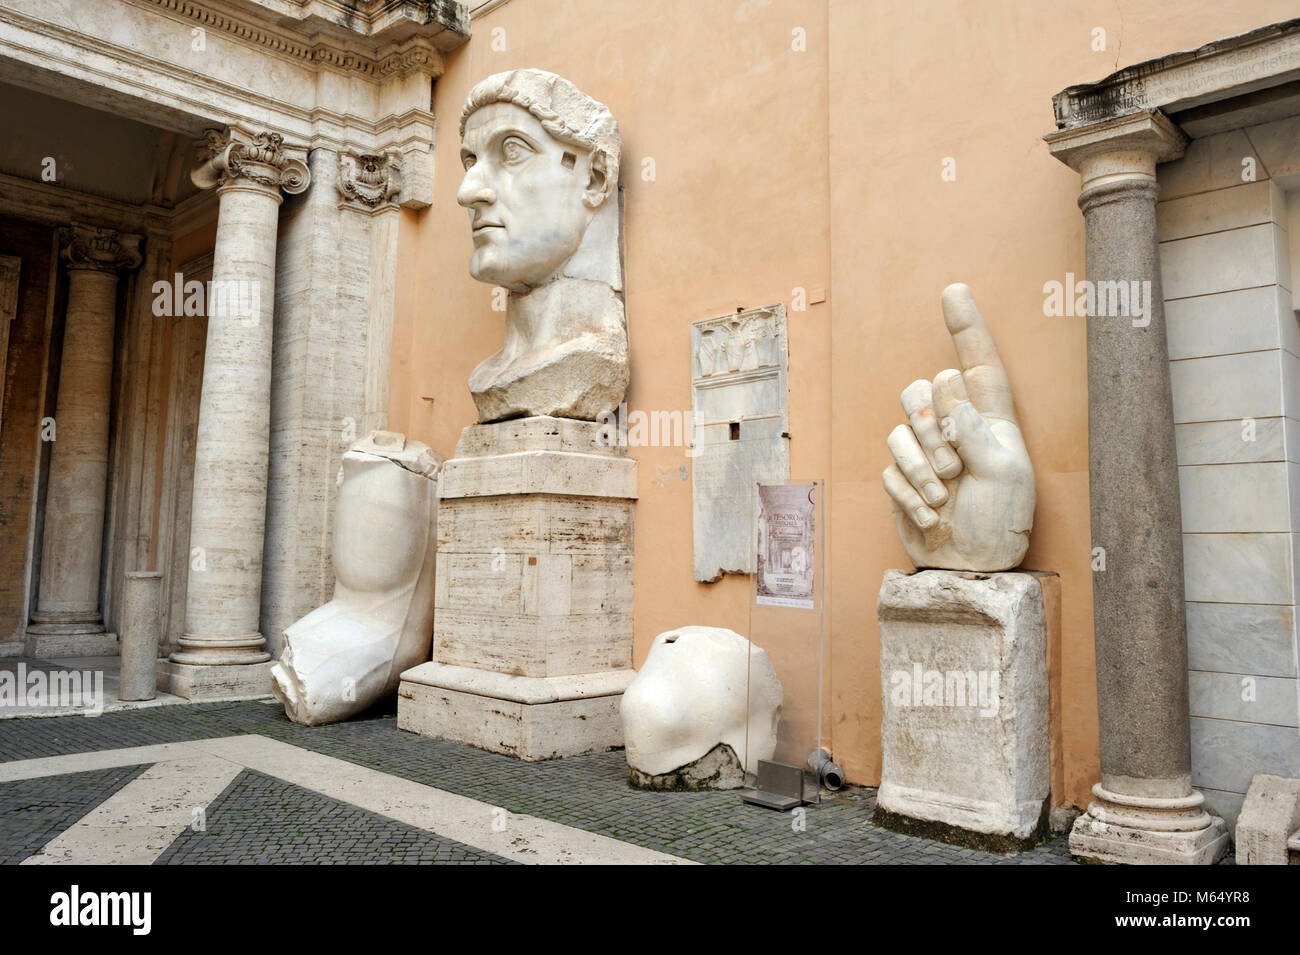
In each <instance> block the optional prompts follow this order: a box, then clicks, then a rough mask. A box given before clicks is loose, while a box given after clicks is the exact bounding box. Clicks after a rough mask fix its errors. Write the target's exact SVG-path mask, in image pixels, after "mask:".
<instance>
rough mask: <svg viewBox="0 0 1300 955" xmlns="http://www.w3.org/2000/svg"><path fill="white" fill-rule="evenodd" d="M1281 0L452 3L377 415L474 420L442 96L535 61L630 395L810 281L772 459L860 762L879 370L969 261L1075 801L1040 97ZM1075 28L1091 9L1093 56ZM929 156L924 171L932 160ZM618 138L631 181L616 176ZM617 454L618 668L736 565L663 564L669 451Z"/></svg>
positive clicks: (900, 356)
mask: <svg viewBox="0 0 1300 955" xmlns="http://www.w3.org/2000/svg"><path fill="white" fill-rule="evenodd" d="M1293 14H1294V9H1293V6H1292V4H1290V3H1288V2H1286V0H1252V2H1250V3H1247V4H1231V5H1226V4H1222V3H1220V2H1213V0H1186V2H1181V3H1178V4H1170V3H1167V2H1164V3H1162V2H1156V0H1143V2H1125V3H1124V4H1122V7H1117V6H1116V5H1115V4H1114V3H1113V2H1110V0H1106V2H1101V0H1087V2H1076V3H1072V4H1070V5H1069V8H1068V9H1066V8H1063V7H1061V6H1060V5H1056V4H1048V3H1041V4H1027V3H1022V2H1014V3H1013V2H1005V3H1003V2H995V3H980V4H972V3H969V2H962V0H930V2H918V3H908V4H899V3H885V2H864V0H825V2H807V0H805V2H798V0H769V2H763V0H743V2H741V0H736V2H721V3H707V4H704V3H698V2H692V0H660V2H658V3H654V4H646V3H644V2H641V0H605V2H601V3H580V2H574V0H513V2H510V3H507V4H506V5H504V6H502V7H499V8H498V9H496V10H495V11H493V12H491V13H490V14H488V15H486V16H484V17H482V18H479V19H476V20H475V21H474V24H473V29H474V36H473V38H472V39H471V40H470V41H469V43H468V44H467V45H466V46H464V47H462V48H461V49H459V50H457V51H454V52H453V53H451V54H450V55H448V57H447V64H446V73H445V75H444V76H443V77H442V78H441V79H439V80H438V81H437V82H436V83H435V89H434V111H435V114H436V116H437V117H438V120H437V121H438V131H437V148H436V152H435V198H434V203H433V205H432V206H431V207H430V208H428V209H426V210H424V211H423V212H421V213H418V214H417V213H403V219H402V224H401V232H400V239H399V265H398V273H397V274H398V276H399V278H398V281H399V286H398V288H397V316H396V320H395V323H394V337H393V356H392V378H391V393H390V410H389V426H390V427H391V428H393V429H395V430H400V431H405V432H406V433H407V434H408V435H410V436H411V437H413V438H416V439H418V440H422V441H426V442H428V443H430V444H432V445H433V446H434V447H435V448H436V449H437V450H438V451H439V452H440V453H441V454H443V455H444V456H447V457H449V456H451V454H452V451H453V448H454V446H455V443H456V439H457V437H458V435H459V433H460V430H461V428H463V427H464V426H465V425H467V424H470V423H472V422H473V420H474V406H473V403H472V401H471V399H470V396H469V393H468V390H467V388H466V384H465V383H466V379H467V378H468V376H469V373H470V371H471V369H472V368H473V367H474V365H475V364H477V362H479V361H480V360H481V359H483V358H484V357H486V356H487V355H489V354H491V353H492V352H494V351H495V350H496V349H497V348H499V347H500V343H501V336H502V331H501V328H502V316H501V314H500V313H496V312H493V311H492V310H491V308H490V301H489V297H490V289H489V288H488V286H486V285H482V284H480V283H477V282H475V281H473V280H472V279H471V278H470V277H469V274H468V272H467V263H468V261H469V255H470V251H471V247H472V246H471V242H470V236H469V231H468V228H467V223H466V214H465V212H464V210H462V209H461V208H460V207H459V206H458V205H457V204H456V198H455V195H456V189H457V187H458V185H459V182H460V178H461V174H462V170H461V166H460V162H459V159H458V155H457V154H458V150H459V141H458V136H457V129H456V126H457V121H458V117H459V111H460V104H461V102H462V100H463V98H464V96H465V94H466V92H467V91H468V90H469V88H470V86H472V85H473V83H474V82H477V81H478V80H480V79H482V78H483V77H485V76H487V75H489V74H490V73H494V72H498V71H500V70H505V69H512V68H518V67H527V66H532V67H539V68H542V69H547V70H552V71H554V72H557V73H560V74H561V75H563V76H566V77H568V78H569V79H571V80H572V81H573V82H574V83H576V84H577V85H578V86H579V87H580V88H581V89H583V90H584V91H586V92H588V93H590V94H591V95H593V96H595V97H596V98H597V99H600V100H602V101H604V102H605V103H606V104H607V105H608V106H609V107H610V108H611V109H612V110H613V112H614V114H615V116H617V117H618V119H619V121H620V123H621V126H622V131H623V176H622V180H623V186H624V189H625V201H626V219H625V224H626V249H627V313H628V324H629V332H630V337H631V355H632V385H631V389H630V392H629V395H628V404H629V407H630V408H631V409H633V410H635V409H644V410H647V411H648V410H662V411H667V410H673V409H680V410H686V409H688V408H689V407H690V379H689V362H688V343H689V326H690V323H691V322H692V321H693V320H696V319H700V318H706V317H710V316H715V315H721V314H724V313H727V312H731V311H734V310H735V309H736V307H737V306H745V307H753V306H758V305H764V304H768V303H771V302H776V301H784V302H785V303H786V305H787V308H789V307H790V305H791V296H792V290H793V289H794V288H795V287H803V288H805V289H808V290H810V291H811V290H815V289H825V290H826V292H827V293H828V298H827V301H826V302H825V303H824V304H818V305H812V306H810V307H809V308H808V309H807V310H806V311H803V312H790V314H789V323H788V324H789V345H790V422H791V454H792V468H791V471H792V476H793V477H796V478H812V477H826V478H829V479H830V481H831V489H830V491H831V493H830V508H831V531H832V534H831V551H830V552H831V572H830V578H829V579H830V594H829V595H828V596H829V659H830V684H831V693H830V697H829V707H828V711H827V714H826V716H827V719H828V720H829V724H830V727H831V745H832V749H833V751H834V754H835V757H836V759H837V760H838V761H839V762H840V763H841V764H842V765H843V766H844V768H845V770H846V771H847V773H848V776H849V778H850V779H851V780H853V781H855V782H859V783H868V784H870V783H876V782H878V781H879V773H880V751H879V750H880V746H879V729H880V726H879V724H880V677H879V672H878V653H877V642H878V630H877V625H876V619H875V595H876V592H877V589H878V587H879V582H880V577H881V574H882V573H883V571H884V570H886V569H887V568H890V567H906V566H908V563H907V559H906V557H905V555H904V554H903V551H902V549H901V547H900V546H899V544H898V542H897V538H896V536H895V534H894V530H893V526H892V523H891V520H890V516H889V508H888V503H887V499H886V497H885V494H884V492H883V491H882V490H881V488H880V483H879V474H880V472H881V470H883V468H884V467H885V466H886V464H887V463H888V461H889V457H888V451H887V450H886V448H885V443H884V441H885V437H886V435H887V434H888V433H889V431H890V430H891V429H892V428H893V427H894V425H895V424H897V423H898V422H899V421H901V420H902V418H901V414H902V413H901V409H900V408H899V404H898V394H899V392H900V391H901V390H902V389H903V388H904V387H905V386H906V385H907V384H908V383H909V382H910V381H912V380H913V379H914V378H917V377H927V378H929V377H933V376H934V375H935V374H936V373H937V372H939V371H940V370H942V369H944V368H946V367H949V366H951V365H952V364H953V361H954V357H953V354H952V348H951V344H950V342H949V341H948V338H947V334H946V332H945V329H944V326H943V322H942V317H941V314H940V311H939V305H938V303H939V293H940V291H941V290H942V288H943V287H944V286H945V285H946V284H948V283H950V282H953V281H964V282H966V283H968V284H970V285H971V286H972V287H973V289H974V290H975V294H976V297H977V300H978V301H979V302H980V303H981V305H982V306H983V309H984V312H985V315H986V317H987V318H988V320H989V323H990V326H991V327H992V329H993V331H994V334H995V336H996V338H997V340H998V343H999V346H1000V349H1001V351H1002V355H1003V358H1004V361H1005V362H1006V364H1007V367H1008V370H1009V373H1010V377H1011V381H1012V385H1013V388H1014V389H1015V394H1016V398H1017V403H1018V407H1019V411H1020V417H1021V421H1022V425H1023V428H1024V431H1025V435H1026V440H1027V442H1028V446H1029V450H1030V453H1031V455H1032V456H1033V459H1034V464H1035V469H1036V473H1037V482H1038V508H1037V513H1036V517H1035V528H1034V535H1033V542H1032V546H1031V548H1030V551H1029V555H1028V557H1027V559H1026V562H1025V565H1026V566H1027V567H1032V568H1034V569H1041V570H1050V571H1055V572H1057V573H1059V574H1060V593H1059V606H1060V621H1061V636H1060V648H1059V659H1057V660H1055V661H1054V664H1053V678H1054V682H1055V684H1056V685H1055V686H1054V693H1055V694H1056V705H1057V706H1059V711H1060V738H1059V747H1058V749H1059V753H1058V756H1057V760H1056V765H1055V766H1054V773H1053V779H1054V789H1055V790H1056V792H1055V793H1054V801H1056V802H1063V803H1072V804H1075V805H1085V804H1086V801H1087V798H1088V790H1089V787H1090V786H1091V784H1092V782H1094V781H1095V780H1096V779H1097V777H1098V755H1097V720H1096V682H1095V676H1094V670H1093V667H1094V661H1093V650H1092V617H1091V614H1092V591H1091V578H1090V573H1091V571H1090V567H1089V557H1090V548H1091V545H1090V542H1089V519H1088V476H1087V467H1088V456H1087V376H1086V361H1085V352H1084V328H1083V326H1082V324H1080V323H1079V322H1078V321H1077V320H1073V319H1049V318H1045V317H1043V314H1042V301H1043V294H1042V286H1043V283H1044V282H1046V281H1048V280H1051V279H1056V280H1062V279H1063V278H1064V275H1065V273H1066V272H1068V271H1072V272H1074V273H1075V274H1076V275H1078V276H1082V275H1083V274H1084V248H1083V220H1082V217H1081V216H1080V214H1079V211H1078V209H1077V207H1076V205H1075V199H1076V196H1077V193H1078V177H1077V175H1076V174H1074V173H1073V172H1071V171H1070V170H1069V169H1068V168H1066V167H1065V166H1063V165H1061V164H1060V163H1059V162H1057V161H1056V160H1055V159H1053V158H1051V157H1050V156H1049V155H1048V153H1047V150H1046V147H1045V146H1044V144H1043V143H1042V141H1041V137H1042V135H1043V134H1044V133H1047V132H1049V131H1050V130H1051V129H1052V128H1053V119H1052V109H1051V96H1052V94H1053V93H1055V92H1057V91H1059V90H1061V89H1062V88H1064V87H1066V86H1069V85H1072V84H1074V83H1079V82H1084V81H1088V80H1094V79H1099V78H1101V77H1102V76H1104V75H1106V74H1107V73H1109V72H1111V71H1113V70H1114V69H1115V68H1117V67H1120V66H1125V65H1128V64H1131V63H1134V62H1138V61H1141V60H1144V59H1147V58H1150V57H1154V56H1158V55H1161V54H1164V53H1169V52H1173V51H1176V50H1180V49H1184V48H1188V47H1193V46H1196V45H1199V44H1201V43H1204V42H1207V41H1210V40H1213V39H1217V38H1219V37H1223V36H1227V35H1231V34H1234V33H1239V32H1242V31H1245V30H1248V29H1251V28H1253V27H1257V26H1260V25H1263V24H1266V23H1270V22H1274V21H1278V20H1283V19H1286V18H1287V17H1288V16H1291V15H1293ZM1095 27H1102V28H1104V29H1105V30H1106V31H1107V37H1106V41H1107V42H1106V47H1107V48H1106V50H1105V51H1103V52H1096V51H1094V50H1093V49H1092V39H1093V37H1092V30H1093V29H1094V28H1095ZM497 28H501V29H502V30H504V33H503V34H502V33H496V34H494V31H495V30H497ZM796 28H802V29H803V30H804V31H805V33H806V49H805V50H804V51H802V52H800V51H796V50H793V49H792V35H793V34H792V31H793V30H795V29H796ZM502 38H503V39H504V44H505V49H504V51H501V50H496V49H494V45H498V46H499V45H500V40H501V39H502ZM494 40H496V41H497V43H496V44H494ZM945 157H952V158H953V159H954V160H955V162H956V173H957V178H956V180H955V181H953V182H944V181H943V180H942V179H941V177H940V171H941V165H940V164H941V162H942V161H943V159H944V158H945ZM647 158H650V159H653V160H654V166H655V179H654V181H646V180H645V179H643V178H642V170H643V160H645V159H647ZM631 454H632V455H633V457H635V458H636V459H637V460H638V462H639V465H640V483H639V486H640V501H639V503H638V505H637V524H636V553H635V559H636V608H635V626H636V652H635V657H636V662H637V664H638V665H639V664H640V663H641V661H642V660H643V659H644V656H645V653H646V651H647V648H648V646H649V643H650V641H651V640H652V639H653V637H654V636H655V635H656V634H657V633H659V632H661V631H662V630H665V629H669V628H671V627H675V626H680V625H683V624H706V625H716V626H725V627H731V628H733V629H736V630H739V631H740V632H742V633H743V632H745V631H746V628H747V624H748V619H749V612H748V594H749V582H748V579H747V578H742V577H725V578H724V579H723V580H721V581H720V582H718V583H715V584H711V585H702V584H696V583H695V582H694V581H693V579H692V556H691V554H692V528H691V485H690V482H689V481H683V480H681V479H680V471H679V468H680V467H682V466H685V467H686V469H687V471H688V472H689V470H690V467H691V461H690V459H689V458H687V457H686V456H685V455H684V453H683V451H682V449H680V448H654V447H649V448H633V449H631Z"/></svg>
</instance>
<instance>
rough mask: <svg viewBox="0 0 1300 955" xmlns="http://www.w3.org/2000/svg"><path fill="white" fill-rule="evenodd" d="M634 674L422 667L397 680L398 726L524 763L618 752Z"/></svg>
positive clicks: (428, 665)
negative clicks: (508, 672)
mask: <svg viewBox="0 0 1300 955" xmlns="http://www.w3.org/2000/svg"><path fill="white" fill-rule="evenodd" d="M635 676H636V671H635V670H632V669H626V670H610V671H606V672H603V673H589V674H581V675H576V676H562V677H521V676H508V675H506V674H504V673H494V672H491V671H487V670H476V669H473V668H471V667H462V666H451V665H448V664H443V663H433V662H430V663H422V664H420V665H419V666H417V667H412V668H411V669H409V670H407V671H406V672H405V673H403V674H402V682H401V685H400V686H399V687H398V690H397V727H398V729H403V730H406V731H408V732H411V733H418V734H420V735H421V736H432V737H435V738H437V739H445V740H450V741H452V742H455V743H468V744H469V745H470V746H476V747H478V748H479V749H485V750H488V751H489V752H493V753H504V754H505V755H507V756H514V757H515V758H517V759H523V760H528V761H535V760H542V759H554V758H555V757H558V756H581V755H584V754H586V753H603V752H606V751H608V750H611V749H618V748H619V747H620V746H622V745H623V721H622V719H621V718H620V716H619V705H620V704H621V702H622V700H623V691H624V690H626V689H627V688H628V686H629V685H630V684H631V682H632V679H633V677H635Z"/></svg>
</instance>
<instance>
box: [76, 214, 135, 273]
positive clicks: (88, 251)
mask: <svg viewBox="0 0 1300 955" xmlns="http://www.w3.org/2000/svg"><path fill="white" fill-rule="evenodd" d="M61 238H62V244H63V248H62V251H61V252H60V254H61V255H62V257H63V259H64V260H65V261H66V262H67V263H68V268H69V269H94V270H97V271H100V272H116V271H118V270H119V269H133V268H135V267H136V266H138V265H139V264H140V261H141V256H140V242H141V241H142V240H141V237H140V236H138V235H124V234H122V233H120V232H118V231H116V230H114V229H100V228H97V227H95V226H88V225H82V224H80V223H77V222H74V223H73V224H72V225H70V226H68V227H67V228H65V229H63V230H62V233H61Z"/></svg>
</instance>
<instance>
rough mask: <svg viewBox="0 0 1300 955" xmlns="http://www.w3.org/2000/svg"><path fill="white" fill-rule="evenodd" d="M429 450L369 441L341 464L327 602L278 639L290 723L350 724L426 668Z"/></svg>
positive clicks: (278, 668)
mask: <svg viewBox="0 0 1300 955" xmlns="http://www.w3.org/2000/svg"><path fill="white" fill-rule="evenodd" d="M441 466H442V461H441V459H440V458H439V457H438V456H437V455H436V454H435V453H434V452H433V451H432V450H431V449H430V448H428V447H427V446H426V445H423V444H421V443H419V442H418V441H408V440H407V439H406V438H405V436H403V435H401V434H396V433H394V432H391V431H375V432H372V433H371V434H370V435H368V436H367V437H365V438H363V439H362V440H360V441H358V442H357V443H356V444H354V445H352V447H351V448H349V449H348V451H347V453H346V454H344V455H343V467H342V471H341V480H342V483H341V486H340V488H339V503H338V515H337V519H336V523H335V529H334V548H333V553H334V572H335V584H334V598H333V599H332V600H331V601H330V602H329V603H327V604H325V605H324V606H322V607H318V608H317V609H315V610H313V611H312V612H311V613H309V614H307V615H306V616H305V617H303V618H302V619H301V620H298V621H297V622H296V623H293V624H291V625H290V626H289V627H288V628H286V629H285V631H284V650H283V652H282V654H281V656H280V659H279V660H278V661H277V662H276V664H275V666H274V667H273V668H272V670H271V676H272V690H273V692H274V693H275V696H276V699H278V700H280V702H282V703H283V704H284V711H285V715H287V716H288V717H289V719H291V720H293V721H294V722H295V723H302V724H305V725H309V726H312V725H319V724H321V723H335V722H338V721H339V720H344V719H347V718H348V717H350V716H353V715H355V714H357V713H360V712H361V711H363V710H365V709H367V708H368V707H370V706H372V705H373V704H375V703H376V702H378V701H379V700H381V699H382V698H383V697H385V696H387V695H389V694H391V693H393V692H395V691H396V689H397V683H398V678H399V676H400V674H401V672H402V671H403V670H405V669H408V668H409V667H412V666H415V665H417V664H419V663H423V662H424V661H426V660H428V659H429V648H430V642H431V640H432V637H433V586H434V557H435V550H436V545H437V538H438V535H437V520H438V501H437V476H438V471H439V469H440V467H441Z"/></svg>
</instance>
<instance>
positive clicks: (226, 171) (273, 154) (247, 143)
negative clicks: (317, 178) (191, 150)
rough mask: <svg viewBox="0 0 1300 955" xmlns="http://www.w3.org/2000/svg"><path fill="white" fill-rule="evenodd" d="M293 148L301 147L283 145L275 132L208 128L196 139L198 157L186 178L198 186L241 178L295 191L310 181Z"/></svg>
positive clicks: (205, 187) (208, 185)
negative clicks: (198, 139) (202, 135)
mask: <svg viewBox="0 0 1300 955" xmlns="http://www.w3.org/2000/svg"><path fill="white" fill-rule="evenodd" d="M295 152H296V153H300V154H301V152H302V150H294V149H291V148H289V147H286V146H285V142H284V137H283V136H281V135H280V134H279V133H273V132H268V131H262V132H256V133H253V132H248V131H246V130H243V129H240V128H238V127H233V126H232V127H231V128H229V129H226V130H219V129H209V130H208V131H207V132H206V133H204V137H203V139H201V140H200V141H199V146H198V156H199V161H198V163H197V164H196V165H195V167H194V169H193V170H191V172H190V178H191V179H192V180H194V184H195V185H196V186H198V187H199V188H200V189H210V188H212V187H213V186H224V185H228V184H229V183H231V182H234V181H235V180H239V179H242V180H246V181H249V182H255V183H257V184H259V185H262V186H266V187H267V188H268V189H281V190H283V191H284V192H286V193H288V194H289V195H297V194H298V193H300V192H303V191H304V190H306V188H307V186H309V185H310V184H311V170H309V169H308V168H307V164H306V163H305V162H303V160H302V159H299V158H297V156H295V155H293V153H295Z"/></svg>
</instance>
